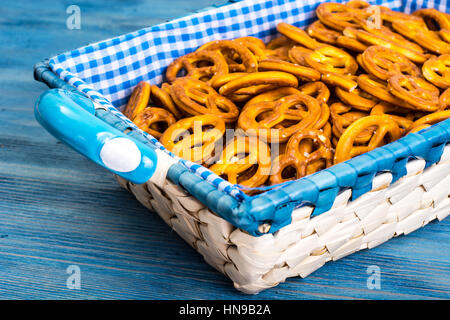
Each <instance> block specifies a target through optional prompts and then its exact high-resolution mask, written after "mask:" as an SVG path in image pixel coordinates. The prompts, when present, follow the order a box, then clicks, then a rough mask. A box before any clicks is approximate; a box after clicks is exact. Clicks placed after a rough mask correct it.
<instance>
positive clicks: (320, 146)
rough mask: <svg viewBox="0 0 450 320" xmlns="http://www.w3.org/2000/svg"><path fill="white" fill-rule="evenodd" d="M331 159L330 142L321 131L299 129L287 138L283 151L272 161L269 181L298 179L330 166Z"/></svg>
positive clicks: (276, 182) (273, 182) (277, 181)
mask: <svg viewBox="0 0 450 320" xmlns="http://www.w3.org/2000/svg"><path fill="white" fill-rule="evenodd" d="M332 159H333V151H332V147H331V143H330V140H329V139H328V138H327V137H326V136H325V135H324V134H323V132H321V131H319V130H311V129H310V130H302V131H299V132H297V133H296V134H294V135H293V136H292V137H291V138H290V139H289V142H288V143H287V146H286V151H285V153H284V154H283V155H281V156H279V157H278V158H277V159H276V160H275V161H274V164H273V168H272V175H271V176H270V182H271V184H278V183H282V182H285V181H289V180H294V179H300V178H301V177H304V176H306V175H307V174H311V173H314V172H316V171H319V170H321V169H324V168H327V167H329V166H331V165H332ZM289 170H291V172H289ZM286 171H288V172H286Z"/></svg>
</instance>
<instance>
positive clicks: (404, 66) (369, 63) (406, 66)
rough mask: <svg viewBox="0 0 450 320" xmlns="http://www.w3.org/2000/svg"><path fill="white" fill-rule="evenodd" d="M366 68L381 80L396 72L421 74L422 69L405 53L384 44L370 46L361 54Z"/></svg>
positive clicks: (413, 74)
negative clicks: (383, 45)
mask: <svg viewBox="0 0 450 320" xmlns="http://www.w3.org/2000/svg"><path fill="white" fill-rule="evenodd" d="M361 59H362V63H363V65H364V69H366V70H367V71H369V72H370V73H371V74H372V75H374V76H375V77H377V78H379V79H381V80H387V79H388V78H390V77H391V76H392V75H394V74H396V73H403V74H405V73H406V74H408V75H411V76H415V77H419V76H421V73H420V69H419V68H418V67H417V66H416V65H415V64H414V63H412V62H411V61H410V60H409V59H408V58H406V57H405V56H404V55H402V54H400V53H398V52H396V51H394V50H392V49H389V48H385V47H382V46H370V47H369V48H367V49H366V50H365V51H364V52H363V53H362V55H361Z"/></svg>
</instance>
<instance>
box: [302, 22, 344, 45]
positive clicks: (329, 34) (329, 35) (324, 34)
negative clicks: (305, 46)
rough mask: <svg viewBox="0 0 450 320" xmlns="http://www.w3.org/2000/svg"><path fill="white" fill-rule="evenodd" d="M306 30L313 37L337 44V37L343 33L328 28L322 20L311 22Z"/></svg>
mask: <svg viewBox="0 0 450 320" xmlns="http://www.w3.org/2000/svg"><path fill="white" fill-rule="evenodd" d="M306 31H307V32H308V34H309V35H310V36H311V37H313V38H315V39H317V40H319V41H322V42H325V43H328V44H336V41H337V39H338V38H339V37H340V36H341V35H342V34H341V33H340V32H337V31H335V30H332V29H328V28H327V27H326V26H325V25H324V24H323V23H322V22H320V20H316V21H314V22H313V23H312V24H310V25H309V27H308V28H307V29H306Z"/></svg>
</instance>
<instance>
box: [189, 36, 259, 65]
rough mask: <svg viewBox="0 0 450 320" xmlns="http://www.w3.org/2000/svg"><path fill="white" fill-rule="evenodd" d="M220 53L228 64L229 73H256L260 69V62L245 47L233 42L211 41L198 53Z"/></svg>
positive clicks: (199, 49)
mask: <svg viewBox="0 0 450 320" xmlns="http://www.w3.org/2000/svg"><path fill="white" fill-rule="evenodd" d="M203 50H208V51H218V52H220V53H221V54H222V55H223V56H224V57H225V59H226V60H227V62H228V69H229V72H255V71H256V70H257V68H258V60H257V59H256V57H255V55H254V54H253V53H252V52H251V51H250V50H249V49H248V48H247V47H246V46H244V45H242V44H239V43H238V42H236V41H233V40H217V41H211V42H208V43H206V44H204V45H202V46H201V47H200V48H198V49H197V52H198V51H203Z"/></svg>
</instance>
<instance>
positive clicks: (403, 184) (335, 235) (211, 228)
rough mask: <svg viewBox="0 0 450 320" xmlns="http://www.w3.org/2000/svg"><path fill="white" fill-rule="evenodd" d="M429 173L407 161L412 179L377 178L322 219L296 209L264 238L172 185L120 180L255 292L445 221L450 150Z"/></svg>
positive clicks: (240, 285) (449, 207) (343, 196)
mask: <svg viewBox="0 0 450 320" xmlns="http://www.w3.org/2000/svg"><path fill="white" fill-rule="evenodd" d="M424 168H425V161H424V160H413V161H410V162H409V163H408V165H407V175H406V176H404V177H403V178H401V179H399V180H398V181H396V182H395V183H394V184H392V185H389V184H390V182H391V180H392V175H391V174H390V173H383V174H381V175H379V176H377V177H376V179H375V181H374V184H373V187H372V191H370V192H367V193H366V194H364V195H363V196H361V197H359V198H358V199H357V200H355V201H349V199H350V196H351V191H350V190H346V191H344V192H342V193H340V194H339V196H338V197H337V198H336V200H335V202H334V204H333V207H332V209H331V210H329V211H328V212H325V213H323V214H321V215H319V216H314V217H312V218H311V217H310V216H311V213H312V211H313V208H312V207H302V208H299V209H296V210H294V212H293V215H292V222H291V224H289V225H288V226H286V227H284V228H282V229H280V230H279V231H277V232H275V233H274V234H266V235H263V236H261V237H253V236H251V235H249V234H248V233H246V232H244V231H242V230H240V229H237V228H235V227H233V226H232V225H231V224H230V223H228V222H227V221H225V220H224V219H222V218H220V217H219V216H217V215H216V214H214V213H213V212H211V211H210V210H209V209H207V208H205V207H204V206H203V205H202V204H201V203H200V202H199V201H198V200H196V199H195V198H193V197H192V196H190V195H189V194H187V193H186V192H185V191H184V190H182V189H181V188H180V187H178V186H176V185H174V184H173V183H171V182H170V181H166V183H165V185H164V188H159V187H157V186H155V185H153V184H152V183H146V184H143V185H134V184H131V183H129V182H127V181H126V180H124V179H122V178H119V177H118V181H119V183H120V185H121V186H123V187H124V188H126V189H127V190H129V191H130V192H132V193H133V194H134V195H135V196H136V198H137V199H138V200H139V201H140V202H141V203H142V204H143V205H144V206H146V207H147V208H149V209H150V210H152V211H156V212H157V213H158V214H159V215H160V216H161V218H162V219H163V220H164V221H165V222H166V223H167V224H168V225H169V226H170V227H171V228H173V229H174V230H175V231H176V232H177V233H178V234H179V235H180V236H181V237H182V238H183V239H184V240H185V241H186V242H188V243H189V244H190V245H191V246H192V247H193V248H194V249H195V250H197V251H198V252H199V253H200V254H201V255H202V256H203V257H204V259H205V260H206V261H207V262H208V263H209V264H210V265H211V266H213V267H214V268H216V269H217V270H219V271H220V272H222V273H224V274H225V275H227V276H228V277H229V278H230V279H231V280H232V281H233V282H234V286H235V287H236V288H237V289H238V290H240V291H243V292H245V293H257V292H259V291H261V290H264V289H267V288H270V287H273V286H276V285H278V284H279V283H280V282H283V281H285V279H286V278H288V277H294V276H300V277H306V276H308V275H309V274H310V273H312V272H313V271H315V270H317V269H318V268H320V267H321V266H323V265H324V264H325V263H326V262H328V261H331V260H338V259H340V258H342V257H345V256H347V255H349V254H351V253H354V252H356V251H359V250H362V249H370V248H373V247H376V246H378V245H380V244H381V243H383V242H385V241H387V240H389V239H391V238H392V237H394V236H399V235H402V234H405V235H406V234H409V233H411V232H413V231H414V230H416V229H418V228H420V227H423V226H425V225H426V224H428V222H430V221H432V220H434V219H439V220H442V219H444V218H445V217H447V216H448V215H449V214H450V198H449V197H450V146H447V147H446V148H445V151H444V153H443V156H442V158H441V160H440V162H438V163H437V164H435V165H433V166H431V167H429V168H427V169H425V170H424ZM443 177H444V178H443Z"/></svg>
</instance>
